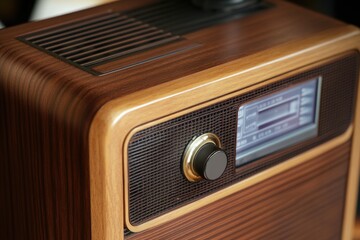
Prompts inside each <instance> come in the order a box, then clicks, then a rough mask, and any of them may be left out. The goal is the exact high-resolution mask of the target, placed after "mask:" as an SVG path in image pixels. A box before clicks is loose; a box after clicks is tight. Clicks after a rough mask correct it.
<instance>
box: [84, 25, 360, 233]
mask: <svg viewBox="0 0 360 240" xmlns="http://www.w3.org/2000/svg"><path fill="white" fill-rule="evenodd" d="M352 49H360V35H359V31H358V30H357V29H356V28H355V27H352V26H346V27H342V28H336V29H332V30H329V31H325V32H322V33H320V34H318V35H315V36H313V37H311V38H307V39H304V40H302V41H296V42H291V43H288V44H283V45H280V46H278V47H275V48H272V49H270V50H266V51H262V52H260V53H257V54H254V55H250V56H247V57H244V58H241V59H239V60H236V61H232V62H230V63H227V64H223V65H220V66H217V67H214V68H211V69H208V70H206V71H202V72H199V73H196V74H192V75H189V76H186V77H183V78H180V79H177V80H174V81H171V82H167V83H164V84H161V85H158V86H155V87H152V88H148V89H145V90H142V91H139V92H136V93H134V94H129V95H127V96H124V97H120V98H117V99H115V100H113V101H110V102H108V103H107V104H105V105H104V106H103V107H102V108H101V109H100V110H99V111H98V113H97V114H96V116H95V118H94V120H93V123H92V125H91V131H90V138H89V141H90V176H91V181H90V188H91V214H92V234H93V238H94V239H114V238H117V239H118V238H119V236H123V228H122V227H123V226H124V219H123V212H124V206H123V200H124V198H123V193H124V189H123V183H125V182H123V179H122V177H123V178H124V179H127V178H126V173H124V172H123V167H124V168H125V169H126V167H125V166H122V165H121V164H122V163H124V164H125V162H126V160H125V159H124V155H123V154H124V153H126V145H125V144H124V142H125V139H126V138H127V136H128V134H129V132H130V131H131V130H132V129H134V128H135V127H137V126H140V125H143V124H146V123H149V122H151V121H154V120H156V119H160V118H164V117H167V116H170V115H171V114H174V113H177V112H179V111H182V110H184V109H188V108H189V107H190V106H196V105H199V104H201V103H204V102H209V96H212V97H213V99H216V98H219V97H223V96H225V95H227V96H230V94H231V93H233V92H235V91H238V90H240V89H244V88H248V87H251V86H253V85H255V84H258V83H261V82H263V81H264V80H265V79H270V78H274V77H276V76H279V75H281V74H283V73H284V72H285V70H284V69H286V72H289V71H292V70H294V69H297V68H299V67H300V66H306V65H309V64H311V63H314V62H318V61H320V60H322V59H325V58H328V57H331V56H334V55H337V54H340V53H343V52H345V51H348V50H352ZM194 78H195V79H197V81H193V79H194ZM257 87H258V86H257ZM154 93H156V94H154ZM184 99H186V101H184ZM216 101H219V99H217V100H216ZM149 113H151V114H149ZM172 117H173V116H172ZM125 184H126V183H125ZM125 199H126V197H125ZM197 206H198V205H197ZM167 216H168V217H173V215H167ZM126 219H127V220H126V221H127V223H126V225H127V227H128V228H129V229H130V230H132V231H140V230H142V229H145V228H136V227H135V228H134V227H132V226H131V225H130V224H129V223H128V218H126ZM167 220H169V219H167ZM164 221H165V220H164ZM156 224H159V222H157V223H156ZM153 226H155V225H153Z"/></svg>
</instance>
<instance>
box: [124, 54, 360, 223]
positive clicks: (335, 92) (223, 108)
mask: <svg viewBox="0 0 360 240" xmlns="http://www.w3.org/2000/svg"><path fill="white" fill-rule="evenodd" d="M358 66H359V55H358V53H357V52H349V53H347V54H345V55H341V56H337V57H333V58H331V59H328V60H327V61H325V62H323V63H322V64H314V65H313V67H309V68H308V70H306V71H303V72H302V73H300V74H295V75H292V76H291V77H287V78H284V79H282V80H280V81H277V82H275V83H271V84H268V85H266V86H265V87H261V88H258V89H256V90H253V91H250V92H248V93H246V94H243V95H240V96H237V97H234V98H231V99H229V100H226V101H223V102H219V103H216V104H214V105H211V106H209V107H206V108H203V109H200V110H197V111H195V112H191V113H188V114H186V115H183V116H180V117H177V118H175V119H172V120H169V121H166V122H163V123H160V124H157V125H155V126H152V127H149V128H146V129H144V130H142V131H139V132H137V133H136V134H134V135H133V136H132V138H131V140H130V142H129V146H128V168H127V169H125V171H128V176H129V178H128V179H125V183H126V182H127V184H125V191H126V192H127V195H128V199H125V201H126V202H125V203H126V204H125V206H127V208H126V209H125V211H128V212H127V213H128V216H129V222H130V223H131V224H132V225H133V226H138V225H141V224H143V223H146V222H147V221H149V220H153V219H156V218H157V217H159V216H161V215H163V214H165V213H169V212H171V211H173V210H174V209H177V208H179V207H182V206H185V205H186V204H188V203H191V202H196V201H197V200H198V199H200V198H203V197H205V196H208V195H209V194H211V193H214V192H216V191H218V190H221V189H224V188H226V187H228V186H231V185H232V184H235V183H237V182H239V181H243V180H244V179H246V178H248V177H250V176H252V175H254V174H257V173H260V172H262V171H264V170H266V169H269V168H274V167H276V165H278V164H279V163H282V162H284V161H286V160H288V159H290V158H292V157H295V156H297V155H299V154H301V153H304V152H306V151H308V150H311V149H312V148H315V147H316V146H318V145H320V144H322V143H325V142H327V141H329V140H331V139H333V138H334V137H336V136H339V135H341V134H342V133H344V132H345V131H346V129H348V127H349V126H350V124H351V122H352V117H353V114H352V113H353V111H354V106H355V105H354V104H355V90H356V87H357V80H358ZM254 106H255V108H256V110H255V111H254V110H252V109H253V108H254ZM246 109H250V110H246ZM265 110H266V111H265ZM243 111H249V112H248V113H244V112H243ZM261 114H265V115H266V116H265V120H264V119H263V117H262V116H263V115H261ZM246 116H248V118H249V116H250V120H249V119H248V123H249V124H248V125H247V124H246V123H244V120H243V119H241V118H246ZM254 116H255V119H256V120H254V119H251V117H254ZM269 118H273V120H272V121H270V122H266V123H264V121H268V119H269ZM240 122H242V123H241V124H240ZM251 124H255V127H254V126H251ZM264 124H265V125H264ZM249 126H250V127H249ZM252 127H253V128H254V129H253V130H251V128H252ZM241 128H247V130H249V129H250V130H251V131H250V133H251V134H250V136H251V138H256V140H259V139H260V140H259V141H250V140H249V139H247V141H248V143H246V144H245V143H242V142H241V141H243V140H246V138H241V137H240V136H239V132H240V133H243V132H245V130H244V129H241ZM242 131H243V132H242ZM271 131H272V132H271ZM204 133H214V134H215V135H217V136H218V137H219V139H220V141H221V143H222V149H223V150H224V152H225V153H226V155H227V158H228V164H227V167H226V169H225V172H224V174H223V175H222V176H221V177H220V178H219V179H216V180H214V181H206V180H201V181H196V182H192V181H189V180H188V179H187V178H186V176H185V175H184V173H183V171H182V158H183V157H184V152H185V150H186V146H187V145H188V144H189V142H191V140H192V139H193V138H194V136H199V135H201V134H204ZM255 143H256V144H255ZM264 146H265V147H264ZM254 153H255V154H254ZM348 154H349V153H348ZM343 187H344V186H343ZM342 195H343V194H342Z"/></svg>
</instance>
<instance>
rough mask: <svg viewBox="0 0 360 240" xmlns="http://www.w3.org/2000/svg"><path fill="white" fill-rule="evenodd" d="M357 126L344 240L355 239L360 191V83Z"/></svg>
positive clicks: (350, 166)
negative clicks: (354, 231) (359, 190)
mask: <svg viewBox="0 0 360 240" xmlns="http://www.w3.org/2000/svg"><path fill="white" fill-rule="evenodd" d="M354 121H355V123H356V124H355V126H354V134H353V142H352V148H351V149H352V150H351V161H350V165H349V175H348V182H347V192H346V202H345V212H344V223H343V232H342V239H343V240H348V239H349V240H350V239H352V238H353V230H354V225H355V218H356V206H357V195H358V189H359V186H358V185H359V167H360V166H359V162H360V83H359V84H358V89H357V101H356V111H355V120H354Z"/></svg>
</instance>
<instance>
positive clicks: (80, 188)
mask: <svg viewBox="0 0 360 240" xmlns="http://www.w3.org/2000/svg"><path fill="white" fill-rule="evenodd" d="M150 2H154V1H152V0H142V1H131V0H125V1H121V2H116V3H111V4H107V5H104V6H101V7H97V8H92V9H89V10H85V11H81V12H78V13H73V14H68V15H64V16H61V17H57V18H52V19H48V20H45V21H40V22H34V23H28V24H24V25H20V26H17V27H12V28H8V29H4V30H0V126H1V131H0V153H1V160H0V212H1V214H0V239H24V238H26V239H91V238H93V239H122V234H123V227H124V222H123V204H122V203H123V188H122V181H123V178H122V176H123V172H122V168H123V165H122V160H123V156H122V154H121V153H122V150H123V149H121V148H122V147H121V146H123V145H122V143H123V142H124V141H125V138H126V135H127V133H128V131H129V130H130V129H133V128H134V127H136V126H139V125H141V124H144V123H146V122H149V121H152V120H154V119H158V118H161V117H165V116H168V115H170V114H174V113H176V112H179V111H180V110H183V109H187V108H189V107H190V106H195V105H198V104H200V103H204V102H207V101H209V100H210V99H209V96H211V97H212V98H213V99H215V98H217V97H224V96H226V97H228V96H230V94H231V93H232V92H234V91H237V90H239V89H241V88H244V87H249V86H250V85H253V84H255V83H258V82H261V81H264V80H265V79H269V78H272V77H274V76H277V75H279V74H282V73H284V71H291V70H294V69H296V68H299V67H300V66H304V65H307V64H310V63H312V62H316V61H319V60H321V59H323V58H327V57H330V56H333V55H336V54H338V53H341V52H344V51H347V50H351V49H359V39H360V38H359V32H358V30H357V29H356V28H355V27H351V26H346V25H345V24H343V23H341V22H339V21H336V20H333V19H330V18H327V17H325V16H322V15H319V14H317V13H313V12H310V11H307V10H304V9H301V8H298V7H296V6H293V5H291V4H288V3H286V2H282V1H277V0H273V1H271V2H273V3H274V4H276V6H277V7H274V8H271V9H269V10H267V11H266V12H264V13H262V14H258V15H254V16H250V17H247V18H244V19H240V20H237V21H234V22H232V23H228V24H225V25H218V26H215V27H212V28H209V29H206V30H204V31H200V32H194V33H191V34H186V35H185V36H184V37H186V38H187V39H188V40H189V41H191V42H195V43H199V44H202V45H203V47H199V48H194V49H193V50H191V51H186V52H184V53H181V54H177V55H174V56H172V57H171V58H165V59H159V60H157V61H156V64H155V62H153V63H147V64H142V65H141V66H138V67H133V68H130V69H126V70H124V71H121V72H118V73H114V74H109V75H106V76H102V77H96V76H93V75H91V74H88V73H86V72H84V71H82V70H80V69H77V68H75V67H73V66H71V65H69V64H67V63H64V62H62V61H60V60H58V59H56V58H54V57H52V56H50V55H48V54H46V53H44V52H41V51H38V50H37V49H35V48H32V47H30V46H28V45H26V44H24V43H22V42H20V41H18V40H16V37H19V36H22V35H25V34H29V33H32V32H36V31H39V30H44V29H46V28H49V27H54V26H59V25H62V24H67V23H72V22H73V21H78V20H81V19H85V18H89V17H92V16H97V15H100V14H105V13H109V12H114V11H120V10H125V9H133V8H136V7H139V6H141V5H143V4H146V3H150ZM265 23H266V24H265ZM205 70H206V71H205ZM154 93H156V94H154ZM184 99H186V101H184ZM144 110H145V112H147V111H148V112H147V113H146V114H145V112H142V111H144ZM149 112H151V113H152V114H148V113H149ZM120 120H121V121H123V120H124V122H122V123H123V125H122V126H121V128H119V126H118V122H119V121H120ZM115 127H116V129H115V130H114V129H113V128H115ZM90 128H92V130H91V131H92V132H91V133H90ZM113 130H114V131H113ZM111 139H116V140H114V141H111ZM354 174H356V173H354ZM334 214H335V213H334Z"/></svg>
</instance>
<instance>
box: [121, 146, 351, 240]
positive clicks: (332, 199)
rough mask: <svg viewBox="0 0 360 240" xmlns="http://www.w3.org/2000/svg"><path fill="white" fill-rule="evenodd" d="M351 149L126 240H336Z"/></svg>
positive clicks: (324, 156)
mask: <svg viewBox="0 0 360 240" xmlns="http://www.w3.org/2000/svg"><path fill="white" fill-rule="evenodd" d="M350 148H351V142H347V143H345V144H343V145H340V146H338V147H336V148H333V149H332V150H330V151H328V152H326V153H324V154H322V155H320V156H318V157H316V158H315V159H312V160H310V161H308V162H306V163H304V164H302V165H299V166H297V167H295V168H293V169H291V170H289V171H286V172H283V173H281V174H278V175H276V176H274V177H271V178H269V179H267V180H265V181H263V182H260V183H258V184H256V185H253V186H252V187H249V188H247V189H245V190H243V191H239V192H237V193H234V194H232V195H230V196H228V197H226V198H223V199H221V200H218V201H216V202H213V203H211V204H209V205H208V206H206V207H203V208H200V209H198V210H195V211H193V212H192V213H190V214H187V215H185V216H183V217H180V218H178V219H176V220H174V221H171V222H169V223H166V224H164V225H162V226H160V227H157V228H155V229H150V230H147V231H144V232H141V233H137V234H133V235H130V236H128V237H126V238H125V239H174V240H175V239H318V240H321V239H324V240H325V239H340V238H341V233H342V214H343V207H344V203H345V196H344V193H345V190H346V181H347V170H348V163H349V159H350Z"/></svg>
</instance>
